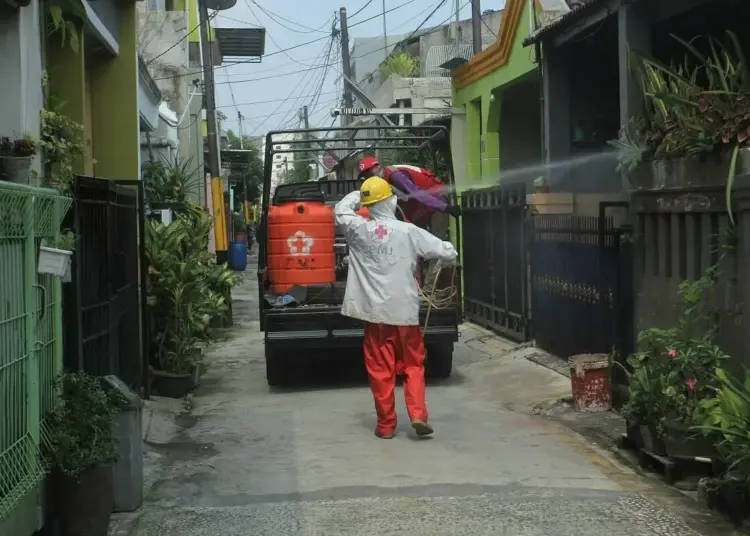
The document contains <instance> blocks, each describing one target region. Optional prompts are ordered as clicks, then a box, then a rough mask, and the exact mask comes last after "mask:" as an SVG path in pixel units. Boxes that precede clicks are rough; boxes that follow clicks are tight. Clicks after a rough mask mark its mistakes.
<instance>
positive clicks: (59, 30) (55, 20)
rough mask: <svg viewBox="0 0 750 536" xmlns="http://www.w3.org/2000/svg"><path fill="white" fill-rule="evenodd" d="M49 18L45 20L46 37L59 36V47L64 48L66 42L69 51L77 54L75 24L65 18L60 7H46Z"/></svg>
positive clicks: (78, 44) (77, 40) (76, 29)
mask: <svg viewBox="0 0 750 536" xmlns="http://www.w3.org/2000/svg"><path fill="white" fill-rule="evenodd" d="M47 13H48V14H49V18H48V20H47V35H49V36H52V35H59V36H60V40H61V45H62V46H65V42H66V41H67V42H68V45H69V46H70V49H71V50H72V51H73V52H75V53H76V54H78V50H79V48H80V42H79V39H78V28H77V27H76V25H75V23H74V22H73V21H71V20H69V19H66V18H65V15H64V14H63V9H62V7H61V6H56V5H50V6H48V7H47Z"/></svg>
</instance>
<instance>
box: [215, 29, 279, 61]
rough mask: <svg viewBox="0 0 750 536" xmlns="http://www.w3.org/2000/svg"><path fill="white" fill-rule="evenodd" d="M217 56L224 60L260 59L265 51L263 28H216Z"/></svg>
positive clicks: (264, 30) (264, 31)
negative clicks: (219, 55)
mask: <svg viewBox="0 0 750 536" xmlns="http://www.w3.org/2000/svg"><path fill="white" fill-rule="evenodd" d="M214 31H215V32H216V41H217V42H218V43H219V54H221V58H222V62H223V60H224V58H258V61H260V58H261V57H262V56H263V54H265V51H266V29H265V28H216V29H215V30H214Z"/></svg>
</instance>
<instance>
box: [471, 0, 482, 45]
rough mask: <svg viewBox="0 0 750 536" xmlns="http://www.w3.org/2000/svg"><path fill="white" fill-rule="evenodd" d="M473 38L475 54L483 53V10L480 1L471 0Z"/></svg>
mask: <svg viewBox="0 0 750 536" xmlns="http://www.w3.org/2000/svg"><path fill="white" fill-rule="evenodd" d="M471 37H472V42H473V43H474V54H479V53H480V52H481V51H482V8H481V7H479V0H471Z"/></svg>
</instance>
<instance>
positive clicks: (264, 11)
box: [251, 0, 331, 34]
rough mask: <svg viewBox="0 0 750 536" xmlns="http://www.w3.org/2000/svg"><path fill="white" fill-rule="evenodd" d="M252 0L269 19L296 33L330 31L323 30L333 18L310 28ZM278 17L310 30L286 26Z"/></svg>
mask: <svg viewBox="0 0 750 536" xmlns="http://www.w3.org/2000/svg"><path fill="white" fill-rule="evenodd" d="M251 1H252V3H253V4H255V5H256V6H257V7H258V9H260V10H261V11H262V12H263V13H265V14H266V15H267V16H268V18H269V19H271V20H272V21H274V22H275V23H276V24H278V25H279V26H281V27H283V28H286V29H287V30H289V31H290V32H296V33H300V34H311V33H315V32H318V33H325V34H328V32H323V31H322V30H323V28H325V27H326V26H328V24H329V23H330V21H331V19H328V20H327V21H326V22H325V23H324V24H323V25H321V26H320V27H319V28H310V27H309V26H305V25H304V24H300V23H299V22H294V21H293V20H289V19H287V18H285V17H282V16H281V15H279V14H277V13H274V12H273V11H271V10H270V9H266V8H264V7H263V6H262V5H260V4H259V3H258V2H256V1H255V0H251ZM256 18H257V17H256ZM276 18H279V19H281V20H283V21H286V22H288V23H289V24H294V25H295V26H299V27H300V28H305V29H306V30H308V31H306V32H303V31H300V30H295V29H294V28H289V27H288V26H285V25H284V24H282V23H281V22H279V21H278V20H276Z"/></svg>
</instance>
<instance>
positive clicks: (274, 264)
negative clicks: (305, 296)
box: [268, 201, 336, 292]
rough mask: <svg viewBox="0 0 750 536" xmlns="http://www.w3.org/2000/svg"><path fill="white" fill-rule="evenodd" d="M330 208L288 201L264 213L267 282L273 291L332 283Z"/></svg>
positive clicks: (333, 229)
mask: <svg viewBox="0 0 750 536" xmlns="http://www.w3.org/2000/svg"><path fill="white" fill-rule="evenodd" d="M335 239H336V226H335V217H334V214H333V208H332V207H330V206H327V205H326V204H325V203H323V202H317V201H290V202H287V203H282V204H280V205H278V206H272V207H270V209H269V211H268V279H269V280H270V282H271V289H272V290H273V291H275V292H286V291H287V290H289V288H291V287H292V286H293V285H301V286H308V285H323V284H327V283H334V282H335V281H336V255H335V253H334V251H333V244H334V241H335Z"/></svg>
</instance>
